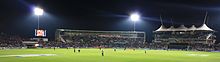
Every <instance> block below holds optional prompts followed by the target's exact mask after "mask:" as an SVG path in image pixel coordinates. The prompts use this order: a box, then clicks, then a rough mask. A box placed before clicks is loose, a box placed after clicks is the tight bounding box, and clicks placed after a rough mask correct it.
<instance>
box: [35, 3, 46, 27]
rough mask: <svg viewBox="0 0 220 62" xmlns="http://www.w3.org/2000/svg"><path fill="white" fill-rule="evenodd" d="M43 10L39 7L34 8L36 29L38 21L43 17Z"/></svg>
mask: <svg viewBox="0 0 220 62" xmlns="http://www.w3.org/2000/svg"><path fill="white" fill-rule="evenodd" d="M43 13H44V10H43V9H42V8H39V7H35V8H34V14H35V15H37V29H39V21H40V16H41V15H43Z"/></svg>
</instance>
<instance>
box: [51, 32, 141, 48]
mask: <svg viewBox="0 0 220 62" xmlns="http://www.w3.org/2000/svg"><path fill="white" fill-rule="evenodd" d="M55 41H56V42H62V43H65V44H68V46H69V47H70V46H71V47H107V48H111V47H123V48H124V47H127V48H139V47H144V45H143V44H145V32H139V31H89V30H70V29H57V30H56V33H55Z"/></svg>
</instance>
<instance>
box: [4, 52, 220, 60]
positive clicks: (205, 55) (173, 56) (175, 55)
mask: <svg viewBox="0 0 220 62" xmlns="http://www.w3.org/2000/svg"><path fill="white" fill-rule="evenodd" d="M21 54H56V55H55V56H38V57H13V56H12V57H6V55H21ZM104 55H105V56H102V55H101V50H99V49H81V52H80V53H78V52H76V53H74V52H73V49H68V50H67V49H56V50H55V51H54V50H53V49H10V50H0V62H220V53H219V52H196V51H166V50H147V53H146V54H145V53H144V50H135V51H133V50H131V49H127V50H125V51H124V50H123V49H117V51H116V52H115V51H113V49H104Z"/></svg>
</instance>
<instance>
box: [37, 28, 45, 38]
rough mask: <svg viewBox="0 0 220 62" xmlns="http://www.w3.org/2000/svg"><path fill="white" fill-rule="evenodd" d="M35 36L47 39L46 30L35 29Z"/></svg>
mask: <svg viewBox="0 0 220 62" xmlns="http://www.w3.org/2000/svg"><path fill="white" fill-rule="evenodd" d="M35 36H37V37H46V30H43V29H35Z"/></svg>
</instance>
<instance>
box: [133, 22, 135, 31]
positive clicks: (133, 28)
mask: <svg viewBox="0 0 220 62" xmlns="http://www.w3.org/2000/svg"><path fill="white" fill-rule="evenodd" d="M133 25H134V26H133V29H134V32H135V21H133Z"/></svg>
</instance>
